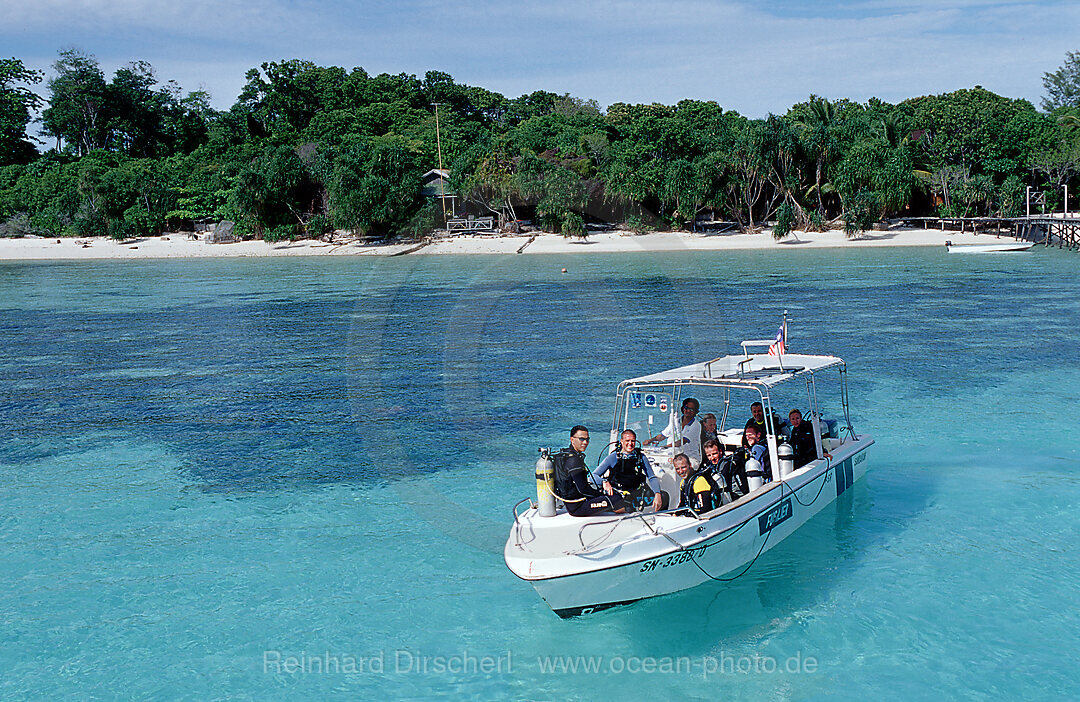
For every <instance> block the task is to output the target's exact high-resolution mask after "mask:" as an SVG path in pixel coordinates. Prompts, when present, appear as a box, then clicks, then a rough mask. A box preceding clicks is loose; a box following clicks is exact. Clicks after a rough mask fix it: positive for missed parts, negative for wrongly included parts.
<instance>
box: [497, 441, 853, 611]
mask: <svg viewBox="0 0 1080 702" xmlns="http://www.w3.org/2000/svg"><path fill="white" fill-rule="evenodd" d="M871 444H873V440H872V439H870V437H867V436H860V437H859V438H858V440H854V441H849V442H846V443H845V444H844V445H843V446H842V449H843V450H842V451H834V456H835V459H834V460H828V459H822V460H820V461H817V462H815V463H812V464H810V465H809V466H806V467H804V468H802V469H800V470H799V471H796V472H794V473H792V474H790V475H789V476H787V477H786V478H785V479H784V480H782V481H774V482H773V483H770V484H768V485H767V486H766V487H765V488H764V489H762V490H760V491H758V492H756V493H754V494H753V495H751V496H748V497H746V498H743V499H742V500H739V501H738V502H735V503H733V504H731V505H727V506H725V507H723V508H721V509H719V510H716V511H714V512H713V513H710V514H709V515H708V519H698V518H694V517H685V516H680V515H673V514H665V515H653V516H651V517H649V516H647V515H645V516H639V517H631V518H623V519H621V520H619V521H617V522H616V521H615V520H613V519H611V518H610V517H609V518H608V519H606V520H604V519H597V518H590V519H591V520H593V521H594V522H595V524H592V525H588V527H586V519H577V518H573V517H568V516H566V517H565V518H564V517H563V516H562V515H560V516H558V517H546V518H545V517H539V516H538V515H536V514H535V510H529V511H527V512H526V513H525V514H523V515H521V517H520V518H519V520H520V521H519V522H518V523H516V524H515V527H514V528H512V530H511V536H510V539H508V541H507V545H506V551H505V557H506V562H507V565H508V566H509V567H510V569H511V570H512V571H513V572H514V573H515V574H516V575H518V577H521V578H522V579H524V580H528V581H529V582H530V583H531V584H532V585H533V587H534V588H535V589H536V591H537V593H539V594H540V596H541V597H542V598H543V599H544V601H546V602H547V603H548V605H549V606H550V607H551V609H552V610H554V611H555V613H556V614H558V615H559V616H561V617H572V616H576V615H579V614H587V613H589V612H593V611H597V610H600V609H605V608H608V607H612V606H616V605H621V604H628V603H630V602H635V601H637V600H641V599H644V598H648V597H655V596H658V595H665V594H668V593H672V592H678V591H679V590H684V589H687V588H690V587H694V586H696V585H700V584H702V583H704V582H708V581H710V580H719V581H727V580H733V579H734V578H736V577H738V576H740V575H741V574H742V573H743V572H745V570H748V569H749V567H750V566H752V565H753V563H754V562H755V561H756V560H757V558H758V557H759V556H761V554H763V553H764V552H766V551H768V550H769V549H770V548H772V547H774V546H776V545H777V544H779V543H781V542H782V541H783V540H784V539H785V538H787V537H788V536H789V535H791V534H792V533H793V532H794V531H795V530H796V529H798V528H799V527H800V526H802V524H804V523H805V522H806V521H807V520H808V519H810V518H811V517H812V516H814V515H815V514H817V513H818V512H820V511H821V510H822V509H823V508H824V507H825V506H826V505H828V504H830V503H831V502H832V501H833V500H835V499H836V498H837V497H838V496H839V495H842V494H843V493H844V492H845V491H846V490H847V489H848V488H849V487H850V486H851V484H852V483H853V482H854V481H856V480H858V479H860V478H861V477H863V476H864V475H865V473H866V467H867V466H866V453H865V451H866V449H867V448H868V447H869V446H870V445H871ZM557 519H566V520H571V521H569V522H567V523H566V524H564V525H563V527H562V528H563V529H564V531H565V529H567V528H577V529H579V530H580V532H581V533H579V536H578V539H577V543H574V544H570V545H571V546H575V547H576V546H577V545H578V544H580V545H581V548H571V549H564V550H563V551H562V552H561V553H560V552H558V550H557V549H551V548H550V545H549V548H548V550H547V551H545V550H544V549H543V548H542V547H541V546H540V545H539V542H542V541H543V540H544V539H543V536H542V533H541V532H542V530H544V529H545V528H546V527H547V524H545V522H544V520H557ZM571 525H572V526H571ZM607 525H614V526H615V529H613V530H612V534H611V537H610V538H609V539H607V540H605V541H601V542H600V543H595V540H594V539H593V537H592V534H600V535H602V534H603V533H604V530H605V529H607V528H608V526H607ZM523 528H524V529H525V532H523V531H522V529H523ZM620 528H621V529H622V531H621V533H620V532H619V529H620ZM635 529H636V531H635ZM515 530H516V532H517V533H515ZM587 530H588V531H587ZM589 532H591V533H589ZM523 534H524V538H523ZM529 535H532V536H535V537H537V538H535V539H530V538H528V537H529ZM566 542H567V539H565V538H564V539H563V544H564V545H566ZM567 550H569V551H570V552H569V553H567V552H566V551H567Z"/></svg>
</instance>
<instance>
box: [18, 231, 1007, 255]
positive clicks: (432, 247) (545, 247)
mask: <svg viewBox="0 0 1080 702" xmlns="http://www.w3.org/2000/svg"><path fill="white" fill-rule="evenodd" d="M529 239H530V235H514V236H490V235H488V236H455V237H452V238H439V239H435V240H434V241H432V242H431V243H429V244H427V245H426V246H424V247H422V248H420V249H419V250H417V251H416V252H414V253H411V254H408V255H413V256H419V255H425V254H514V253H516V252H517V251H518V249H520V248H521V247H522V246H523V245H524V244H526V242H528V241H529ZM1002 239H1006V240H1008V239H1009V237H1005V236H1003V237H1002ZM946 240H949V241H952V242H953V243H955V244H973V243H986V242H991V241H996V240H997V238H996V237H995V235H994V234H971V233H963V234H961V233H960V232H956V231H949V230H946V231H941V230H933V229H893V230H890V231H885V232H865V233H863V234H862V235H860V236H858V237H857V238H854V239H848V238H847V237H846V236H845V235H844V232H842V231H830V232H813V233H806V232H796V233H795V235H794V236H789V237H787V238H785V239H784V240H782V241H776V240H774V239H773V238H772V235H771V234H770V233H769V232H767V231H766V232H762V233H758V234H739V233H724V234H690V233H682V232H662V233H654V234H633V233H631V232H619V231H616V232H603V233H596V234H590V235H589V236H588V238H587V239H585V240H582V239H578V238H571V239H567V238H564V237H562V236H559V235H557V234H539V235H538V236H536V238H535V240H534V241H532V243H530V244H529V245H528V246H526V247H525V250H524V253H526V254H568V253H588V252H596V253H617V252H648V251H721V250H735V249H774V250H793V249H810V248H823V247H856V246H943V245H944V243H945V241H946ZM416 246H417V244H415V243H412V244H388V245H374V244H364V243H361V242H359V241H351V240H346V239H342V240H339V241H337V242H335V243H333V244H330V243H327V242H325V241H315V240H303V241H294V242H287V241H283V242H277V243H273V244H271V243H267V242H265V241H242V242H236V243H232V244H208V243H206V242H204V241H194V240H191V239H189V238H188V236H187V235H185V234H164V235H162V236H160V237H149V238H144V239H136V240H132V241H126V242H118V241H113V240H111V239H107V238H102V237H96V238H61V239H0V260H35V259H41V260H46V259H103V258H110V259H111V258H201V257H243V256H387V255H391V254H395V253H401V252H403V251H407V250H409V249H411V248H414V247H416Z"/></svg>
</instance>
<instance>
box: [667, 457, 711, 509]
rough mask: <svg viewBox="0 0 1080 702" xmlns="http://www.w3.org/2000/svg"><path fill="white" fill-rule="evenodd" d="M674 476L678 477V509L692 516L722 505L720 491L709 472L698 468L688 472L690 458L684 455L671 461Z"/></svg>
mask: <svg viewBox="0 0 1080 702" xmlns="http://www.w3.org/2000/svg"><path fill="white" fill-rule="evenodd" d="M671 462H672V465H674V467H675V474H676V475H678V476H679V509H690V510H692V511H693V512H694V514H704V513H705V512H709V511H711V510H714V509H716V508H717V507H719V506H720V505H721V504H722V498H721V496H722V494H723V492H722V490H721V489H720V488H719V486H718V485H717V483H716V480H715V479H714V478H713V477H712V473H711V471H709V470H707V469H705V468H698V469H697V470H695V471H693V472H691V471H690V457H689V456H687V455H686V454H685V453H679V454H676V455H675V458H673V459H671Z"/></svg>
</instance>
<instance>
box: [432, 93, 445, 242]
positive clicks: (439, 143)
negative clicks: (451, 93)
mask: <svg viewBox="0 0 1080 702" xmlns="http://www.w3.org/2000/svg"><path fill="white" fill-rule="evenodd" d="M431 104H432V105H434V106H435V144H436V148H437V149H438V151H439V199H440V200H442V219H443V226H444V227H445V226H446V177H445V176H444V175H443V173H444V171H443V167H442V136H441V135H440V134H439V105H442V104H443V103H441V102H433V103H431Z"/></svg>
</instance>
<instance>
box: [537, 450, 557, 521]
mask: <svg viewBox="0 0 1080 702" xmlns="http://www.w3.org/2000/svg"><path fill="white" fill-rule="evenodd" d="M536 503H537V511H538V512H539V514H540V516H541V517H554V516H555V461H553V460H551V454H550V452H549V451H548V449H540V458H538V459H536Z"/></svg>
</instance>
